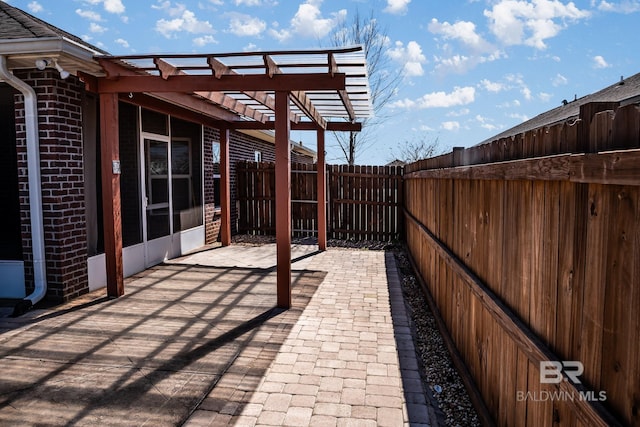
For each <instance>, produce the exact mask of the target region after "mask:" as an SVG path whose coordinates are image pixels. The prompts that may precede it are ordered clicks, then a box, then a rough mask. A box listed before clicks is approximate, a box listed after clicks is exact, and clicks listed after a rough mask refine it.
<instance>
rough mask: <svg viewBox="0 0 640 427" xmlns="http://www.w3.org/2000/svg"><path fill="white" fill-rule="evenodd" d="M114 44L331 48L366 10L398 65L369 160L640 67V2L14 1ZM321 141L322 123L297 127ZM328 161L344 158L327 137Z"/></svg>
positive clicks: (536, 108) (469, 138)
mask: <svg viewBox="0 0 640 427" xmlns="http://www.w3.org/2000/svg"><path fill="white" fill-rule="evenodd" d="M7 2H8V3H10V4H11V5H13V6H16V7H18V8H20V9H23V10H25V11H27V12H29V13H31V14H33V15H35V16H37V17H39V18H40V19H43V20H45V21H47V22H49V23H51V24H53V25H56V26H58V27H60V28H62V29H64V30H65V31H68V32H70V33H72V34H74V35H77V36H79V37H82V38H83V39H84V40H86V41H87V42H89V43H92V44H94V45H96V46H98V47H100V48H102V49H104V50H106V51H108V52H109V53H111V54H114V55H125V54H152V53H221V52H235V51H268V50H289V49H317V48H321V47H330V46H331V42H330V41H329V38H328V36H329V34H331V32H332V31H334V30H335V28H336V27H337V26H338V25H340V23H341V22H347V23H348V22H351V20H352V19H353V17H354V16H355V14H356V13H358V14H359V16H361V17H367V18H368V17H369V16H372V17H373V18H374V19H376V21H377V24H378V25H379V27H380V28H381V29H382V30H383V32H384V34H385V35H386V40H385V47H384V57H385V59H386V64H387V65H386V67H388V71H389V72H390V73H392V74H393V75H398V76H400V78H398V79H397V88H396V90H395V91H394V93H393V96H392V98H391V99H390V100H389V102H387V103H386V104H385V105H384V107H382V108H380V109H379V110H378V111H377V112H376V114H377V116H378V117H380V118H383V119H381V120H379V124H378V125H377V126H376V128H375V132H371V133H369V134H368V135H367V138H369V140H368V141H369V143H368V145H367V148H366V149H365V150H363V151H360V152H358V153H357V155H356V163H358V164H374V165H379V164H385V163H387V162H389V161H391V160H393V159H394V158H396V157H399V154H400V152H401V148H402V146H403V145H405V144H407V143H410V144H414V145H415V144H416V143H418V142H420V141H426V142H427V143H434V142H437V145H438V149H439V151H441V152H448V151H450V150H451V148H452V147H469V146H472V145H475V144H477V143H479V142H482V141H484V140H485V139H488V138H490V137H492V136H493V135H496V134H498V133H500V132H502V131H504V130H506V129H509V128H511V127H513V126H515V125H517V124H519V123H521V122H522V121H525V120H527V119H529V118H532V117H534V116H536V115H538V114H540V113H543V112H545V111H547V110H550V109H552V108H555V107H557V106H559V105H561V103H562V101H563V100H569V101H570V100H573V99H574V98H575V97H578V98H579V97H582V96H585V95H587V94H590V93H593V92H595V91H597V90H600V89H602V88H604V87H607V86H609V85H611V84H614V83H616V82H618V81H619V80H620V78H621V77H629V76H631V75H633V74H636V73H638V72H640V48H639V47H638V40H639V38H638V32H637V28H638V22H640V0H612V1H606V0H583V1H575V2H567V1H560V0H532V1H525V0H448V1H442V0H369V1H365V0H306V1H300V0H182V1H172V0H147V1H141V0H55V1H52V0H8V1H7ZM292 139H295V140H298V139H300V140H302V141H303V142H304V143H305V145H308V146H310V147H311V148H315V133H314V132H308V133H304V134H300V135H293V136H292ZM327 159H328V161H329V162H330V163H344V156H342V154H341V152H340V149H339V147H337V145H336V144H335V142H333V141H332V140H331V138H330V137H327Z"/></svg>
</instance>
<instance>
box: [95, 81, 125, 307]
mask: <svg viewBox="0 0 640 427" xmlns="http://www.w3.org/2000/svg"><path fill="white" fill-rule="evenodd" d="M100 135H101V140H100V154H101V157H102V160H101V164H100V165H101V168H102V206H103V207H102V210H103V223H104V253H105V259H106V268H107V295H108V296H110V297H119V296H122V295H123V294H124V273H123V271H124V270H123V267H122V218H121V211H120V154H119V126H118V94H117V93H113V94H100Z"/></svg>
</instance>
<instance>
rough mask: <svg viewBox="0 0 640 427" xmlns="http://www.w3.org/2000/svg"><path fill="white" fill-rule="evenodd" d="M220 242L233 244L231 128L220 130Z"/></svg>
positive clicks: (224, 244)
mask: <svg viewBox="0 0 640 427" xmlns="http://www.w3.org/2000/svg"><path fill="white" fill-rule="evenodd" d="M219 133H220V210H221V216H220V223H221V224H220V240H221V242H222V246H229V245H230V244H231V180H230V179H229V174H230V167H229V142H230V139H229V128H220V129H219Z"/></svg>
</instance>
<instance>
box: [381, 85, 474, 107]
mask: <svg viewBox="0 0 640 427" xmlns="http://www.w3.org/2000/svg"><path fill="white" fill-rule="evenodd" d="M475 94H476V90H475V88H473V87H471V86H466V87H455V88H454V89H453V91H452V92H451V93H446V92H443V91H441V92H432V93H427V94H425V95H423V96H422V97H420V98H418V99H416V100H411V99H407V98H405V99H404V100H400V101H396V102H394V103H392V105H391V107H396V108H419V109H424V108H449V107H456V106H458V105H467V104H471V103H472V102H473V101H475Z"/></svg>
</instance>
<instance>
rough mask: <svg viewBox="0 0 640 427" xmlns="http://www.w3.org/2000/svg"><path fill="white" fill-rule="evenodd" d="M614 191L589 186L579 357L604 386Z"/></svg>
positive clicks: (594, 381) (588, 376)
mask: <svg viewBox="0 0 640 427" xmlns="http://www.w3.org/2000/svg"><path fill="white" fill-rule="evenodd" d="M610 198H611V197H610V193H609V191H607V189H606V187H605V186H604V185H599V184H594V185H590V186H589V201H588V203H589V204H588V209H589V212H590V214H589V218H588V222H587V236H586V237H587V239H586V254H585V256H586V265H587V266H588V267H587V268H588V274H586V275H585V279H584V294H583V304H582V330H581V340H580V345H581V352H580V358H579V360H581V361H582V363H583V364H584V368H585V373H584V378H585V380H586V381H587V383H588V384H590V385H591V386H592V387H593V388H595V389H600V379H601V369H600V368H601V364H602V333H603V331H602V325H603V320H604V305H603V301H604V296H605V286H606V261H607V255H608V254H607V250H608V247H607V244H606V242H607V231H608V225H609V223H610V221H611V218H609V213H610V212H609V210H610Z"/></svg>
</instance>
